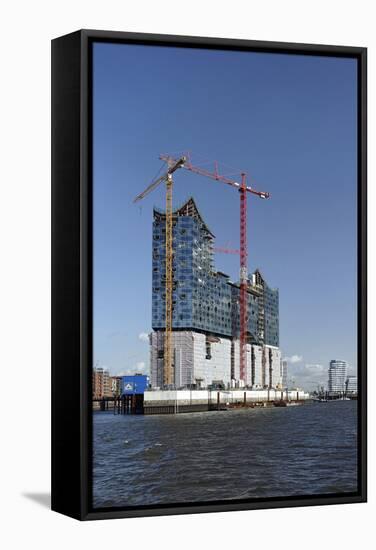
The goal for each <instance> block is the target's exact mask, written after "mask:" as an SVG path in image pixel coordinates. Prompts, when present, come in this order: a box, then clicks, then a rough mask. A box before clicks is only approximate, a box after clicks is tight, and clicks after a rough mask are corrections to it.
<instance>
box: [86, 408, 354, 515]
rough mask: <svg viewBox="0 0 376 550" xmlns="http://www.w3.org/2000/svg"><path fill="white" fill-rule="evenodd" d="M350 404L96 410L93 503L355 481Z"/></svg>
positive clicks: (331, 487) (279, 491)
mask: <svg viewBox="0 0 376 550" xmlns="http://www.w3.org/2000/svg"><path fill="white" fill-rule="evenodd" d="M356 408H357V403H356V401H336V402H332V403H309V404H305V405H302V406H298V407H286V408H267V409H243V410H232V411H213V412H202V413H188V414H179V415H157V416H142V415H140V416H117V415H116V416H114V415H113V414H112V413H111V412H103V413H100V412H98V413H94V471H93V483H94V487H93V497H94V502H93V504H94V507H107V506H134V505H150V504H168V503H178V502H195V501H196V502H197V501H204V500H205V501H208V500H221V499H239V498H255V497H256V498H259V497H277V496H293V495H295V496H298V495H312V494H327V493H342V492H351V491H356V490H357V441H356V438H357V431H356V430H357V419H356Z"/></svg>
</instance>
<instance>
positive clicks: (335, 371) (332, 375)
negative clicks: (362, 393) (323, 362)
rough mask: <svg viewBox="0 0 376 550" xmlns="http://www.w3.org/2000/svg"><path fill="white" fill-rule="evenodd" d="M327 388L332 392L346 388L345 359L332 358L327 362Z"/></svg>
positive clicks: (342, 390)
mask: <svg viewBox="0 0 376 550" xmlns="http://www.w3.org/2000/svg"><path fill="white" fill-rule="evenodd" d="M328 374H329V381H328V390H329V392H332V393H338V392H344V391H345V390H346V386H345V382H346V377H347V363H346V361H338V360H337V359H333V360H332V361H330V364H329V371H328Z"/></svg>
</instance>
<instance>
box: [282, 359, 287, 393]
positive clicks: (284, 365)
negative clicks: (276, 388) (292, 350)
mask: <svg viewBox="0 0 376 550" xmlns="http://www.w3.org/2000/svg"><path fill="white" fill-rule="evenodd" d="M281 384H282V388H287V361H284V360H283V361H281Z"/></svg>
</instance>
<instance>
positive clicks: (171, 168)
mask: <svg viewBox="0 0 376 550" xmlns="http://www.w3.org/2000/svg"><path fill="white" fill-rule="evenodd" d="M185 161H186V159H185V157H181V158H180V159H177V160H171V161H170V160H169V161H167V164H168V170H167V172H166V173H165V174H163V175H162V176H160V177H159V178H158V179H157V180H155V181H153V182H152V183H151V184H150V185H149V186H148V187H147V188H146V189H145V190H144V191H143V192H142V193H140V194H139V195H137V197H136V198H135V199H134V201H133V202H138V201H140V200H141V199H143V198H144V197H146V196H147V195H148V194H149V193H151V191H153V190H154V189H155V188H156V187H158V185H159V184H160V183H162V182H165V184H166V330H165V341H164V364H163V381H164V384H165V386H171V385H172V384H173V380H174V373H173V366H172V359H173V357H172V355H173V349H172V290H173V280H172V278H173V275H172V273H173V272H172V258H173V249H172V189H173V178H172V174H173V173H174V172H175V171H176V170H177V169H178V168H181V167H182V166H183V165H184V162H185Z"/></svg>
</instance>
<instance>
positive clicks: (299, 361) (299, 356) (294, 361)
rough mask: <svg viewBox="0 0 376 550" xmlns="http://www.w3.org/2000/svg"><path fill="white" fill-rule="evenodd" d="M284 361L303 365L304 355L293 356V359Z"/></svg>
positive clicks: (289, 358) (288, 358) (286, 358)
mask: <svg viewBox="0 0 376 550" xmlns="http://www.w3.org/2000/svg"><path fill="white" fill-rule="evenodd" d="M284 360H285V361H287V362H288V363H301V362H302V361H303V356H302V355H291V357H284Z"/></svg>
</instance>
